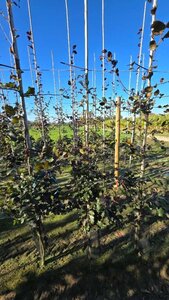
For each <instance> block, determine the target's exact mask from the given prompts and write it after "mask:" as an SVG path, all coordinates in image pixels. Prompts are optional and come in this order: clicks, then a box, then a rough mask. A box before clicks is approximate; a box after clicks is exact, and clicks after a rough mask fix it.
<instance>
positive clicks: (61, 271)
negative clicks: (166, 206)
mask: <svg viewBox="0 0 169 300" xmlns="http://www.w3.org/2000/svg"><path fill="white" fill-rule="evenodd" d="M167 235H168V232H167V231H166V230H164V231H162V232H159V233H158V234H157V235H156V236H154V237H153V238H154V239H157V237H158V239H159V240H160V241H161V244H160V245H159V244H157V248H158V247H159V251H160V250H161V249H162V248H163V247H166V244H165V238H164V237H167ZM150 242H151V243H153V240H152V241H150ZM84 243H85V241H82V240H79V241H77V243H76V244H75V245H74V246H72V248H70V249H68V250H67V251H69V252H67V251H66V252H65V253H63V254H62V255H63V256H66V255H68V254H73V253H76V252H77V255H76V257H75V255H74V256H72V258H71V259H70V260H69V261H68V262H66V263H65V264H64V265H63V266H62V267H58V266H57V261H59V259H61V256H60V257H59V256H56V257H54V258H53V261H52V260H51V261H48V264H49V265H52V264H53V265H52V269H50V270H46V271H45V270H44V272H43V273H42V274H40V275H37V274H35V273H28V274H26V276H25V279H24V282H23V283H22V284H20V285H19V286H18V287H17V289H16V297H15V299H16V300H17V299H18V300H19V299H22V300H28V299H29V300H31V299H32V300H35V299H39V300H43V299H58V300H59V299H61V300H62V299H63V300H66V299H68V300H69V299H86V300H90V299H91V300H93V299H98V300H99V299H100V300H101V299H103V300H104V299H111V300H123V299H124V300H125V299H130V300H143V299H144V300H159V299H163V300H168V299H169V280H167V279H166V278H163V277H162V276H161V270H162V269H164V266H165V272H166V274H167V276H168V275H169V254H168V253H166V255H165V256H163V258H162V259H161V260H160V256H159V257H157V256H156V253H153V249H149V250H148V253H146V254H144V253H143V254H142V255H141V256H138V252H137V251H136V250H135V249H134V247H133V244H132V242H131V237H130V232H129V234H127V235H125V236H123V237H117V238H116V239H115V240H114V241H110V242H109V243H108V244H106V245H102V247H101V253H100V254H99V255H98V256H97V257H95V258H92V259H91V260H89V259H88V258H87V256H86V254H85V252H83V255H80V256H78V250H79V249H80V248H81V247H83V246H84ZM82 244H83V245H82ZM154 251H155V252H156V251H158V249H156V248H155V249H154ZM106 254H108V255H106ZM54 262H56V263H54Z"/></svg>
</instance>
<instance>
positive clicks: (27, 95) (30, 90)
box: [25, 86, 35, 97]
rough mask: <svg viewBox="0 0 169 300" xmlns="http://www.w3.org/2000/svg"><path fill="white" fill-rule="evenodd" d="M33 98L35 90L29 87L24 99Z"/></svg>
mask: <svg viewBox="0 0 169 300" xmlns="http://www.w3.org/2000/svg"><path fill="white" fill-rule="evenodd" d="M30 96H35V88H34V87H31V86H29V87H28V90H27V92H26V93H25V97H30Z"/></svg>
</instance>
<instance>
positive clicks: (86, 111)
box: [84, 0, 89, 147]
mask: <svg viewBox="0 0 169 300" xmlns="http://www.w3.org/2000/svg"><path fill="white" fill-rule="evenodd" d="M84 37H85V89H86V99H85V100H86V110H85V145H86V147H87V146H88V145H89V93H88V87H89V75H88V69H89V66H88V65H89V58H88V0H84Z"/></svg>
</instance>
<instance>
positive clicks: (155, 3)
mask: <svg viewBox="0 0 169 300" xmlns="http://www.w3.org/2000/svg"><path fill="white" fill-rule="evenodd" d="M156 9H157V0H153V5H152V10H154V11H156ZM155 20H156V13H155V14H152V20H151V24H153V23H154V21H155ZM150 40H151V41H154V36H153V29H151V38H150ZM153 60H154V50H151V49H150V53H149V66H148V70H149V73H151V72H152V67H153ZM147 86H151V78H149V79H148V81H147ZM149 100H150V98H148V99H147V103H148V102H149ZM148 119H149V113H148V112H147V113H146V114H145V121H144V137H143V145H142V155H143V159H142V162H141V177H143V176H144V173H145V165H146V152H147V134H148Z"/></svg>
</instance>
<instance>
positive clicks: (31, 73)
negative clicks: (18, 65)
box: [27, 47, 35, 87]
mask: <svg viewBox="0 0 169 300" xmlns="http://www.w3.org/2000/svg"><path fill="white" fill-rule="evenodd" d="M27 51H28V61H29V69H30V75H31V82H32V86H33V87H35V85H34V78H33V71H32V64H31V59H30V49H29V47H27Z"/></svg>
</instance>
